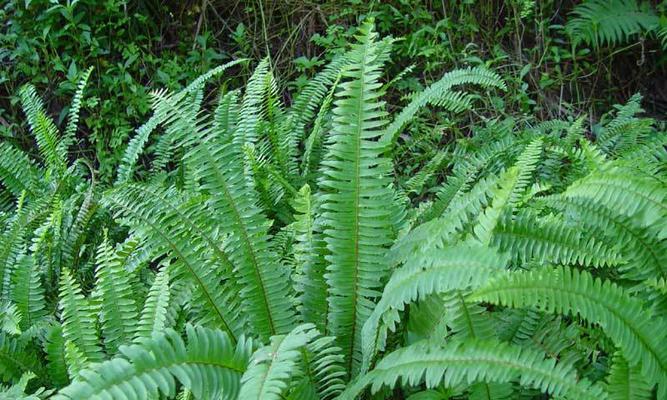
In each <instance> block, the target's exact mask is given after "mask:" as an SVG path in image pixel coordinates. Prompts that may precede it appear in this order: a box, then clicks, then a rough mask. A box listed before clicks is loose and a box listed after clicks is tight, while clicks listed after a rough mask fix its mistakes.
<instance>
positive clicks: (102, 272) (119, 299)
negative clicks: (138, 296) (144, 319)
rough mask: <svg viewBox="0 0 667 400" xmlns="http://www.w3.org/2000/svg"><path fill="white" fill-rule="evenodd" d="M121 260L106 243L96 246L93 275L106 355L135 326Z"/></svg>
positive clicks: (126, 339)
mask: <svg viewBox="0 0 667 400" xmlns="http://www.w3.org/2000/svg"><path fill="white" fill-rule="evenodd" d="M124 261H125V260H124V259H123V258H122V256H120V255H119V254H117V253H116V252H115V251H114V249H113V248H112V247H111V245H110V244H109V242H108V240H105V241H104V242H103V243H102V244H100V246H99V248H98V251H97V269H96V271H95V274H96V277H97V290H98V291H99V299H100V307H101V308H100V324H101V328H102V334H103V336H104V346H105V348H106V350H107V353H110V354H115V353H116V351H117V350H118V346H119V345H120V344H122V343H127V342H129V341H130V339H132V337H133V335H134V331H135V327H136V319H137V306H136V304H135V302H134V297H133V293H132V286H131V283H130V279H129V278H130V276H129V273H128V272H127V271H126V270H125V263H124Z"/></svg>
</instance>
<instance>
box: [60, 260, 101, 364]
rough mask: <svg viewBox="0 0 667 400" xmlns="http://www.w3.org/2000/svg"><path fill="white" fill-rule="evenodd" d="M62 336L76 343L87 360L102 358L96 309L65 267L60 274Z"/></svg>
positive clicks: (93, 360)
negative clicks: (96, 322) (96, 324)
mask: <svg viewBox="0 0 667 400" xmlns="http://www.w3.org/2000/svg"><path fill="white" fill-rule="evenodd" d="M58 308H59V309H60V312H61V320H62V326H63V337H65V339H67V340H69V341H71V342H72V343H73V344H74V345H76V346H77V347H78V348H79V349H80V351H81V354H82V355H83V356H84V357H85V359H86V361H87V362H98V361H101V360H102V359H103V358H104V355H103V354H102V349H101V348H100V346H99V338H98V337H97V330H96V327H95V321H96V310H95V307H94V306H93V305H92V304H91V302H90V300H89V299H86V298H85V297H84V296H83V294H82V292H81V288H80V286H79V284H78V283H77V282H76V281H75V280H74V277H72V275H71V273H70V272H69V271H68V270H67V269H63V270H62V272H61V275H60V302H59V304H58Z"/></svg>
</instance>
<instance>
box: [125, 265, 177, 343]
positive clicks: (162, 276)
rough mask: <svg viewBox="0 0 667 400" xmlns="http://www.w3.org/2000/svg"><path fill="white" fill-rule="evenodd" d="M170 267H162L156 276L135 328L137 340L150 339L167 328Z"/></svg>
mask: <svg viewBox="0 0 667 400" xmlns="http://www.w3.org/2000/svg"><path fill="white" fill-rule="evenodd" d="M170 297H171V295H170V288H169V268H167V267H162V269H161V270H160V272H158V273H157V275H156V276H155V281H153V285H151V288H150V290H149V291H148V295H147V296H146V302H145V304H144V307H143V309H142V311H141V315H140V317H139V323H138V324H137V328H136V330H135V337H134V339H135V340H136V341H141V340H143V339H149V338H151V337H153V335H156V334H158V333H160V332H162V331H164V329H165V328H166V320H167V307H168V306H169V300H170Z"/></svg>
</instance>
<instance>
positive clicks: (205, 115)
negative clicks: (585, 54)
mask: <svg viewBox="0 0 667 400" xmlns="http://www.w3.org/2000/svg"><path fill="white" fill-rule="evenodd" d="M587 3H588V2H587ZM621 3H622V4H624V5H625V2H619V4H621ZM592 7H593V6H592V5H591V4H589V5H588V6H584V5H582V6H578V7H577V9H578V11H576V12H577V13H578V14H577V15H580V17H581V18H584V17H585V16H586V15H587V14H586V13H587V12H589V11H590V10H591V9H593V8H592ZM605 10H606V11H610V10H607V9H606V8H605ZM573 24H574V23H573ZM578 24H579V25H577V24H574V25H571V26H570V29H573V32H583V29H584V28H585V26H584V25H582V24H584V22H582V21H580V22H579V23H578ZM626 25H627V28H628V29H629V30H630V31H634V30H637V29H639V28H645V26H644V25H643V22H636V21H635V22H634V25H633V24H630V23H626ZM589 33H590V32H589ZM595 34H599V35H601V36H600V37H599V38H598V39H596V40H599V42H600V44H603V43H608V42H611V41H615V40H616V41H618V40H620V39H621V38H620V37H618V36H609V35H608V34H607V33H604V32H602V33H600V32H598V31H595ZM355 40H356V41H355V42H354V43H353V44H351V46H349V48H347V49H345V51H344V52H342V53H341V54H340V55H339V56H337V57H335V58H334V59H333V60H332V61H331V62H330V63H329V64H328V65H327V66H326V67H324V68H323V69H322V71H320V72H319V73H317V74H316V75H315V76H314V77H313V78H312V79H311V80H310V81H309V82H308V83H307V84H305V86H304V87H303V89H302V91H301V92H300V93H299V94H298V95H297V96H296V97H295V98H294V99H293V101H291V102H289V103H287V102H285V101H283V96H281V86H280V79H279V77H277V76H275V75H274V70H273V69H272V68H271V62H270V60H269V59H265V60H262V61H260V62H259V63H258V65H257V66H256V68H255V69H254V72H253V73H252V76H251V77H250V78H249V80H248V82H247V84H246V85H245V87H243V88H235V89H230V88H228V87H227V86H223V88H222V89H220V92H219V93H217V104H213V105H212V104H210V102H209V101H208V99H209V97H211V96H209V95H210V94H211V93H215V92H211V91H210V90H209V88H207V86H206V85H207V83H208V82H209V81H210V80H211V79H213V78H214V77H219V76H223V75H224V74H225V73H226V71H228V70H230V69H233V68H237V67H238V66H239V65H240V64H243V63H248V62H249V61H247V60H237V61H234V62H231V63H228V64H225V65H222V66H219V67H217V68H215V69H213V70H211V71H210V72H208V73H206V74H204V75H202V76H201V77H200V78H198V79H196V80H195V81H194V82H192V83H191V84H190V85H189V86H187V87H186V88H184V89H183V90H181V91H178V92H172V91H169V90H165V89H163V90H157V91H155V92H153V93H152V110H153V114H152V116H151V117H150V118H149V119H148V121H147V122H146V123H145V124H144V125H142V126H141V127H139V128H138V129H137V130H136V131H135V135H134V137H133V138H131V139H130V140H129V142H128V145H127V147H126V151H125V155H124V157H123V158H122V161H121V162H120V165H119V166H118V168H117V174H116V179H115V182H114V183H113V184H110V183H100V182H97V181H96V179H95V178H96V172H95V170H94V166H93V165H91V164H90V163H89V162H87V161H86V160H84V159H74V154H75V153H70V152H69V148H70V147H71V146H73V145H74V144H75V143H76V140H77V135H76V134H77V122H78V121H79V113H80V112H81V104H82V101H83V98H84V95H85V92H84V89H85V84H86V81H87V80H88V78H89V75H90V71H86V73H84V74H83V75H82V77H81V79H80V83H79V85H78V86H77V91H76V94H75V96H74V99H73V104H72V106H71V107H70V109H69V110H70V111H69V115H68V119H67V124H66V128H65V130H64V131H63V132H62V133H61V131H60V129H59V127H58V125H57V124H56V123H55V121H54V120H53V119H51V117H50V116H49V115H48V113H47V111H46V109H45V107H44V105H43V103H42V101H41V100H40V99H39V96H38V95H37V93H36V90H35V89H34V88H32V87H31V86H26V87H25V88H24V89H23V90H22V91H21V100H22V104H23V107H24V109H25V113H26V116H27V122H28V124H29V126H30V128H31V132H32V134H33V135H34V136H35V139H36V140H35V141H36V143H37V146H38V150H39V151H38V152H37V153H34V154H32V153H28V152H25V151H23V150H22V149H21V148H19V147H18V146H15V145H13V144H10V143H4V142H3V143H0V155H1V156H2V157H0V183H1V186H0V191H2V193H1V194H2V196H0V199H2V203H0V209H1V213H0V228H1V229H0V238H1V239H0V296H1V297H0V379H1V380H2V384H3V386H2V387H1V388H0V396H5V397H7V396H14V397H13V398H47V397H48V398H53V399H62V400H65V399H72V400H74V399H111V398H113V399H154V398H179V399H190V398H194V399H219V398H223V399H244V400H245V399H262V400H264V399H313V400H315V399H336V398H339V399H356V398H361V399H366V398H368V399H370V398H373V399H375V398H387V399H389V398H411V399H425V398H429V399H431V398H433V399H440V398H442V399H445V398H457V399H458V398H471V399H477V398H485V399H491V398H493V399H516V398H535V399H538V398H545V397H544V396H549V398H551V397H554V398H567V399H596V400H599V399H663V398H665V397H666V396H667V353H666V351H665V348H664V343H665V341H667V337H666V336H665V335H666V334H667V322H666V321H667V320H666V319H665V317H666V315H667V312H665V310H666V309H665V304H667V298H666V297H665V296H667V289H666V287H667V285H666V284H665V281H666V279H667V276H666V274H667V264H666V261H667V260H665V254H667V252H666V251H665V249H666V248H665V246H666V239H667V203H666V202H667V188H666V186H665V184H664V183H665V179H666V178H667V176H666V175H665V171H666V170H665V168H664V161H665V159H666V157H665V156H666V154H665V147H664V144H665V133H664V132H659V131H658V129H657V128H656V126H655V121H653V120H651V119H648V118H642V117H640V116H639V114H640V113H641V112H642V110H641V104H640V102H641V96H639V95H636V96H633V97H632V98H631V99H630V100H629V101H628V102H627V104H625V105H621V106H617V107H616V109H615V110H614V111H613V112H612V113H610V114H608V115H606V116H605V117H604V118H603V119H602V121H601V123H600V124H599V125H598V126H595V127H594V128H591V129H592V131H591V132H588V131H587V126H586V124H585V121H586V120H585V119H584V118H583V117H579V118H572V119H571V120H570V121H565V120H558V121H544V122H542V123H529V124H525V126H524V124H523V122H522V121H516V120H513V119H502V118H501V117H498V118H494V119H493V120H490V119H488V118H485V117H484V116H483V115H478V114H475V113H468V114H466V118H467V119H469V120H470V121H471V122H470V123H471V124H474V129H473V132H474V134H472V135H471V136H470V137H464V138H460V139H459V140H458V141H456V142H454V143H450V144H448V145H443V148H438V149H436V150H435V151H434V153H433V154H434V155H435V156H434V157H433V159H432V160H429V161H428V162H426V163H424V166H423V168H422V169H421V170H420V171H419V172H417V173H415V174H414V176H411V177H404V176H401V175H400V174H397V173H396V171H395V170H396V168H395V163H396V162H397V161H396V160H397V154H399V153H401V152H403V151H405V150H404V146H406V144H405V141H404V139H405V134H406V133H405V132H406V127H408V126H409V125H410V124H411V123H412V122H413V121H414V120H415V119H416V118H417V117H420V118H422V117H426V114H428V113H426V112H425V110H426V109H427V108H429V107H433V108H435V109H437V110H438V111H439V112H441V113H446V114H447V115H451V116H454V115H457V114H460V113H467V112H468V111H470V110H471V109H474V107H475V106H476V102H477V99H478V98H480V97H482V96H484V94H485V93H487V92H491V91H493V92H495V91H503V90H505V89H506V87H507V86H506V84H505V82H504V81H503V80H502V79H501V78H500V76H499V75H498V74H497V73H495V72H493V71H491V70H489V69H487V68H483V67H474V68H463V69H459V70H454V71H451V72H449V73H447V74H445V75H444V76H442V78H440V79H439V80H437V81H436V82H435V83H433V84H432V85H430V86H428V87H426V88H425V89H424V90H422V91H418V92H416V93H412V94H410V95H408V96H405V97H404V99H403V100H404V101H403V103H404V104H391V105H387V103H386V102H385V100H384V98H385V95H386V91H387V89H388V88H389V87H390V86H391V84H392V83H393V80H392V79H391V77H386V76H385V75H384V71H385V67H386V65H387V64H388V63H389V62H390V61H391V54H392V53H391V51H392V45H393V43H394V40H393V39H387V38H385V39H382V38H379V35H378V34H377V32H376V30H375V27H374V22H373V20H372V19H369V20H367V21H365V22H364V23H363V24H362V25H361V27H360V28H359V29H358V32H357V37H356V39H355ZM385 81H388V82H389V83H386V82H385ZM394 110H395V112H394ZM480 117H483V118H480ZM661 163H663V164H661ZM21 396H22V397H21Z"/></svg>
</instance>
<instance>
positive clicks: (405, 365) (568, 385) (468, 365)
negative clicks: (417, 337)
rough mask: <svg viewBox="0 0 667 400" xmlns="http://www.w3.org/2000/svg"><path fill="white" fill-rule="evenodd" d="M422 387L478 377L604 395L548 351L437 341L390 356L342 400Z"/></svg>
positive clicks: (574, 395) (558, 392)
mask: <svg viewBox="0 0 667 400" xmlns="http://www.w3.org/2000/svg"><path fill="white" fill-rule="evenodd" d="M399 378H400V379H401V382H404V383H408V384H410V385H413V386H414V385H416V384H418V383H420V382H421V381H422V380H423V381H424V383H425V384H426V386H427V387H429V388H433V387H438V386H439V385H440V384H441V383H443V384H444V385H445V386H447V387H454V386H456V385H459V384H461V383H468V384H469V383H472V382H475V381H486V382H509V381H514V380H518V382H519V383H520V384H521V385H522V386H528V387H533V388H536V389H540V390H541V391H542V392H545V393H549V394H553V395H555V396H558V397H564V398H570V399H591V400H593V399H604V398H605V397H606V396H605V394H604V392H603V390H602V388H601V387H599V386H596V385H591V383H590V382H588V381H585V380H582V381H578V380H577V377H576V372H575V371H574V369H573V368H572V367H571V366H569V365H563V364H559V363H556V362H555V361H554V360H553V359H548V358H545V355H544V353H541V352H539V351H536V350H532V349H528V348H521V347H518V346H514V345H509V344H505V343H500V342H495V341H478V340H468V341H464V342H452V343H448V344H445V345H444V346H443V345H441V344H434V343H428V342H420V343H416V344H414V345H412V346H408V347H405V348H402V349H399V350H396V351H395V352H393V353H390V354H389V355H387V356H386V357H385V358H384V359H383V360H382V361H381V362H379V363H378V365H377V366H376V367H375V368H374V369H373V371H372V372H370V373H369V374H367V375H365V376H364V377H362V378H361V379H360V380H359V381H357V382H355V383H354V384H353V385H352V386H351V387H350V388H349V389H348V390H347V391H346V392H345V393H343V395H342V396H341V398H342V399H353V398H355V397H354V396H356V395H357V394H358V393H359V392H360V391H361V389H363V388H364V387H365V386H367V385H369V384H370V385H372V387H371V391H372V392H376V391H378V389H379V388H380V387H381V386H383V385H388V386H390V387H393V386H395V385H396V383H397V381H398V380H399Z"/></svg>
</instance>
